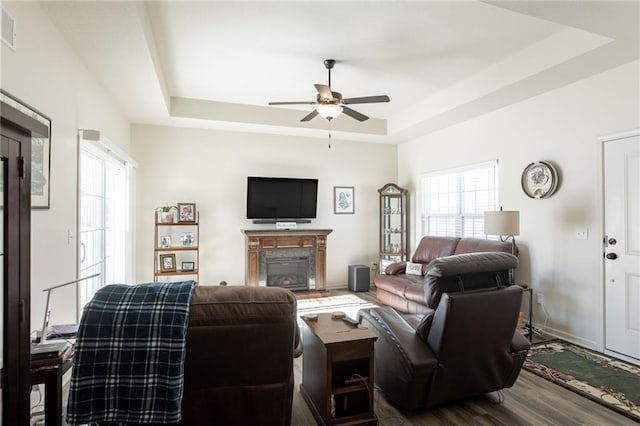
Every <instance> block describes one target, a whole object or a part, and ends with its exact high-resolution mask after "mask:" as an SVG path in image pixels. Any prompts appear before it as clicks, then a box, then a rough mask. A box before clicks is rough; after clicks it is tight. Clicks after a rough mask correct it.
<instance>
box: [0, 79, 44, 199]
mask: <svg viewBox="0 0 640 426" xmlns="http://www.w3.org/2000/svg"><path fill="white" fill-rule="evenodd" d="M0 100H1V101H2V102H3V103H5V104H7V105H9V106H11V107H13V108H15V109H17V110H18V111H20V112H22V113H24V114H26V115H28V116H29V117H31V118H33V119H34V120H36V121H38V122H39V123H42V124H44V125H45V126H46V129H47V130H46V132H45V133H46V134H42V135H36V134H33V135H31V208H32V209H48V208H49V200H50V196H49V195H50V185H49V183H50V182H49V179H50V175H51V161H50V158H51V119H50V118H49V117H47V116H45V115H44V114H42V113H41V112H39V111H38V110H36V109H35V108H32V107H31V106H29V105H27V104H26V103H24V102H22V101H21V100H19V99H18V98H16V97H15V96H13V95H10V94H9V93H7V92H5V91H4V90H2V89H0ZM2 191H4V188H2V187H0V192H2Z"/></svg>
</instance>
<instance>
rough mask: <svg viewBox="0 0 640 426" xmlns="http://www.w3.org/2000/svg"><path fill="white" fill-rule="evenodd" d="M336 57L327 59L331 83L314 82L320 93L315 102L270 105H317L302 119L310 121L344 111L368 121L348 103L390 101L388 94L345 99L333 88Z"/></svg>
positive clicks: (273, 103)
mask: <svg viewBox="0 0 640 426" xmlns="http://www.w3.org/2000/svg"><path fill="white" fill-rule="evenodd" d="M335 63H336V61H335V59H325V61H324V66H325V67H326V68H327V71H328V72H329V84H314V86H315V87H316V90H317V91H318V95H317V96H316V100H315V101H314V102H305V101H300V102H298V101H292V102H269V105H317V107H316V109H314V110H313V111H311V112H310V113H309V114H307V115H306V116H304V117H303V118H302V120H300V121H309V120H311V119H313V118H315V117H316V116H317V115H320V117H322V118H325V119H327V120H329V121H331V120H333V119H334V118H336V117H338V116H339V115H340V114H342V113H343V112H344V113H345V115H348V116H349V117H351V118H355V119H356V120H358V121H366V120H368V119H369V117H367V116H366V115H364V114H362V113H359V112H358V111H356V110H354V109H351V108H349V107H348V106H347V105H353V104H371V103H377V102H389V97H388V96H387V95H379V96H365V97H361V98H348V99H344V98H343V97H342V94H341V93H338V92H334V91H332V90H331V69H332V68H333V66H334V65H335Z"/></svg>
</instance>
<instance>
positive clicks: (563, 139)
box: [398, 61, 640, 348]
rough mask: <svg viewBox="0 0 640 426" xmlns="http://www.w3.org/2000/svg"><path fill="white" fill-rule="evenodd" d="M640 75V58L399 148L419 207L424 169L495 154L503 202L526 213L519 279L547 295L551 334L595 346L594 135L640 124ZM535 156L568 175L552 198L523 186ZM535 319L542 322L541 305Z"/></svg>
mask: <svg viewBox="0 0 640 426" xmlns="http://www.w3.org/2000/svg"><path fill="white" fill-rule="evenodd" d="M639 75H640V73H639V64H638V62H637V61H636V62H633V63H630V64H627V65H624V66H621V67H619V68H616V69H613V70H611V71H608V72H605V73H602V74H599V75H597V76H594V77H591V78H588V79H585V80H582V81H580V82H577V83H574V84H572V85H569V86H566V87H563V88H560V89H557V90H555V91H552V92H550V93H546V94H544V95H540V96H537V97H535V98H532V99H529V100H526V101H523V102H520V103H518V104H515V105H513V106H510V107H507V108H503V109H501V110H498V111H495V112H492V113H490V114H486V115H484V116H481V117H478V118H475V119H473V120H469V121H467V122H464V123H461V124H458V125H456V126H453V127H450V128H447V129H444V130H441V131H439V132H436V133H433V134H430V135H427V136H424V137H422V138H419V139H416V140H413V141H410V142H407V143H404V144H401V145H400V146H399V148H398V171H399V177H398V180H399V183H400V185H403V186H406V187H408V188H410V189H411V193H412V194H413V197H412V205H413V206H420V203H421V201H422V200H421V199H419V198H416V196H415V194H416V190H419V188H420V175H421V173H425V172H430V171H434V170H441V169H446V168H450V167H456V166H460V165H465V164H470V163H476V162H481V161H487V160H492V159H498V160H499V173H500V177H499V179H500V181H499V188H500V204H501V205H503V206H504V208H505V210H520V236H519V237H518V238H517V242H518V245H519V247H520V249H521V253H520V261H521V264H520V265H521V266H520V268H519V269H518V273H517V278H518V281H519V282H523V283H528V284H531V285H532V286H533V289H534V292H536V293H537V292H542V293H543V294H544V296H545V300H546V306H547V310H548V312H549V316H550V318H549V319H548V323H547V326H548V329H549V331H551V332H553V333H554V334H556V335H560V336H562V337H565V338H567V339H569V340H573V341H576V342H579V343H581V344H585V345H588V346H592V347H599V348H601V345H602V334H601V333H602V332H601V329H602V318H601V309H602V308H601V307H602V301H601V297H600V292H601V289H602V286H603V283H602V279H601V264H602V248H601V239H602V234H603V232H602V202H601V190H602V184H601V180H600V175H599V173H600V171H601V164H600V162H599V161H600V157H599V148H600V144H599V143H598V137H599V136H603V135H607V134H611V133H617V132H621V131H626V130H631V129H634V128H638V127H639V126H640V108H639V104H640V102H639V94H640V87H639V85H640V83H639V78H638V76H639ZM536 160H549V161H552V162H553V163H554V164H555V165H557V167H558V168H559V171H560V174H561V176H562V177H561V185H560V188H559V189H558V191H557V192H556V194H555V195H553V196H552V197H551V198H549V199H546V200H532V199H530V198H528V197H527V196H526V195H525V194H524V193H523V192H522V190H521V187H520V177H521V173H522V170H523V169H524V168H525V167H526V166H527V164H529V163H530V162H532V161H536ZM414 213H415V212H414ZM418 217H419V216H418ZM415 219H416V218H415V216H414V217H413V223H416V222H415ZM576 228H588V229H589V239H588V240H586V241H584V240H576V239H575V230H576ZM419 231H420V230H419V229H416V234H415V235H414V239H413V241H412V247H415V241H416V240H417V239H418V238H419ZM525 297H526V296H525ZM534 301H535V295H534ZM534 309H537V307H536V308H534ZM535 320H536V321H537V322H538V324H539V325H542V324H543V323H544V320H545V317H544V315H543V313H541V312H540V311H539V310H538V312H536V318H535Z"/></svg>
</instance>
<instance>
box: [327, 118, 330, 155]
mask: <svg viewBox="0 0 640 426" xmlns="http://www.w3.org/2000/svg"><path fill="white" fill-rule="evenodd" d="M327 121H328V122H329V149H331V119H328V120H327Z"/></svg>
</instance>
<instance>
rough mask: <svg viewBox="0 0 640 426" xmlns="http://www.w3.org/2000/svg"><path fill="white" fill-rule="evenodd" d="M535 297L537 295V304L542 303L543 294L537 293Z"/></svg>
mask: <svg viewBox="0 0 640 426" xmlns="http://www.w3.org/2000/svg"><path fill="white" fill-rule="evenodd" d="M537 297H538V299H537V300H538V305H544V294H542V293H538V295H537Z"/></svg>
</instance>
